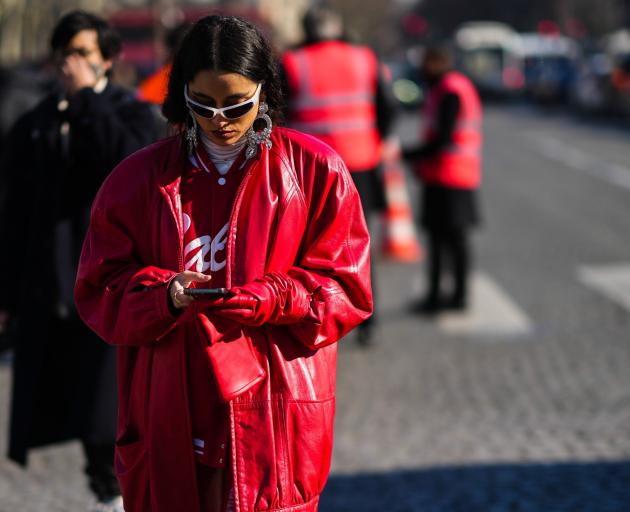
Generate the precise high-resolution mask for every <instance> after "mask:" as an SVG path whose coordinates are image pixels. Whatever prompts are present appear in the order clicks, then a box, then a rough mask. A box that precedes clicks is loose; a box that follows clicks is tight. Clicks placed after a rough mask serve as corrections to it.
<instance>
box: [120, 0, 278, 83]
mask: <svg viewBox="0 0 630 512" xmlns="http://www.w3.org/2000/svg"><path fill="white" fill-rule="evenodd" d="M213 13H214V14H216V13H221V14H229V15H235V16H240V17H242V18H245V19H247V20H249V21H251V22H253V23H255V24H256V25H257V26H258V27H261V28H262V30H263V32H266V33H268V32H269V26H268V23H266V22H265V21H264V20H262V19H261V17H260V15H259V14H258V10H257V9H256V8H255V7H251V6H250V7H248V6H229V7H225V6H221V7H220V8H217V7H216V6H212V5H206V6H200V5H197V6H182V7H173V8H170V9H165V10H162V11H159V12H158V11H156V10H155V9H153V8H151V7H128V8H122V9H118V10H115V11H113V12H112V13H110V15H109V17H108V21H109V22H110V24H111V25H112V26H113V27H114V28H116V30H117V31H118V32H119V33H120V35H121V37H122V40H123V50H122V55H121V58H120V59H119V62H118V63H117V69H116V70H115V75H121V76H122V77H123V78H122V80H119V81H122V82H125V83H126V85H135V84H136V83H137V82H139V81H140V80H142V79H144V78H146V77H147V76H148V75H150V74H151V73H153V72H154V71H156V70H157V68H158V67H159V66H160V65H161V64H162V63H163V62H164V59H165V57H166V53H167V49H166V48H165V47H164V42H163V40H164V37H163V35H164V33H165V32H166V31H168V30H170V29H172V28H174V27H176V26H177V25H180V24H182V23H191V24H192V23H194V22H195V21H197V20H198V19H200V18H202V17H204V16H208V15H209V14H213ZM131 81H133V82H134V83H130V82H131Z"/></svg>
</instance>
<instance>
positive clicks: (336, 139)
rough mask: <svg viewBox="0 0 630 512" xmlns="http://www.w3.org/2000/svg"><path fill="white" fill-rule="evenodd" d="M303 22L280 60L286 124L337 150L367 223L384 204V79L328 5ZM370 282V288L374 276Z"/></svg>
mask: <svg viewBox="0 0 630 512" xmlns="http://www.w3.org/2000/svg"><path fill="white" fill-rule="evenodd" d="M303 27H304V32H305V36H306V39H305V43H304V44H303V45H302V46H301V47H299V48H297V49H295V50H291V51H288V52H286V53H285V55H284V56H283V59H282V65H283V72H284V79H285V87H286V89H287V93H286V96H287V98H288V112H287V124H288V126H289V127H291V128H295V129H296V130H299V131H302V132H304V133H308V134H311V135H314V136H315V137H317V138H319V139H321V140H322V141H324V142H326V143H327V144H328V145H330V146H331V147H332V148H333V149H334V150H335V151H337V153H339V155H340V156H341V158H342V159H343V160H344V162H345V163H346V165H347V166H348V169H349V170H350V174H351V176H352V178H353V180H354V184H355V185H356V188H357V190H358V191H359V195H360V197H361V205H362V206H363V211H364V213H365V217H366V219H368V223H370V217H371V214H373V213H375V212H378V211H382V210H383V209H384V208H385V193H384V190H383V184H382V179H381V176H380V174H381V171H380V164H381V152H382V141H383V139H384V138H386V137H387V136H388V135H389V133H390V130H391V127H392V124H393V120H394V110H395V109H394V108H393V102H392V101H391V99H390V98H391V93H390V92H389V83H388V81H387V80H386V79H385V78H384V74H383V67H382V65H381V64H380V63H379V62H378V59H377V57H376V55H375V54H374V52H373V51H372V50H371V49H369V48H367V47H365V46H360V45H356V44H351V43H349V42H347V41H346V40H345V39H346V38H345V36H344V26H343V20H342V18H341V16H340V15H339V13H337V12H336V11H334V10H333V9H331V8H329V7H323V6H318V7H313V8H311V9H309V10H308V11H307V12H306V14H305V16H304V19H303ZM372 261H374V258H372ZM372 274H374V272H373V269H372ZM372 286H373V293H374V276H373V279H372ZM374 324H375V316H372V317H370V318H369V319H368V320H366V321H365V322H363V324H361V326H359V329H358V340H359V343H361V344H363V345H368V344H370V343H371V342H373V341H374V336H373V326H374Z"/></svg>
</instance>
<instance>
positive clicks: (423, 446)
mask: <svg viewBox="0 0 630 512" xmlns="http://www.w3.org/2000/svg"><path fill="white" fill-rule="evenodd" d="M486 114H487V115H486V123H485V135H486V147H485V182H484V187H483V193H482V200H483V214H484V226H483V228H482V229H481V230H480V231H479V232H478V233H477V234H476V235H475V237H474V246H475V254H476V256H475V264H476V271H475V276H474V281H473V282H474V286H473V303H472V308H471V311H470V312H468V313H467V314H464V315H442V316H441V317H438V318H434V319H426V318H421V317H417V316H411V315H409V314H407V313H406V312H405V307H406V305H407V303H408V302H409V301H410V300H411V299H412V298H413V297H415V296H417V295H418V294H419V293H420V291H421V289H422V273H423V268H422V266H421V265H420V264H417V265H414V264H411V265H410V264H400V263H392V262H385V261H379V266H378V285H379V292H380V303H379V305H378V307H379V312H380V320H381V321H380V326H379V331H378V343H377V344H376V345H375V346H374V347H372V348H371V349H369V350H365V349H362V348H360V347H359V346H357V344H356V343H355V340H354V339H353V337H352V336H350V337H349V338H348V339H346V340H343V342H342V345H341V347H340V356H339V367H338V406H337V424H336V438H335V443H336V444H335V452H334V461H333V468H332V474H331V478H330V481H329V484H328V486H327V489H326V491H325V493H324V497H323V501H322V504H321V507H320V510H322V511H323V512H359V511H361V512H366V511H368V512H369V511H375V512H376V511H400V512H403V511H405V512H407V511H408V512H429V511H430V512H459V511H461V512H508V511H509V512H520V511H523V512H525V511H527V512H530V511H531V512H627V511H630V149H629V147H628V140H629V139H630V131H628V130H624V129H620V128H615V127H612V126H608V125H606V124H603V123H599V124H594V123H590V122H585V121H580V120H576V119H575V118H573V117H570V116H568V115H566V114H563V113H558V112H556V113H542V112H540V111H537V110H533V109H530V108H526V107H506V106H489V107H488V108H487V109H486ZM416 130H417V129H416V127H415V123H414V121H413V119H411V118H405V119H403V120H402V121H401V123H400V130H399V131H400V135H401V137H402V138H403V139H404V140H412V139H413V137H414V136H415V133H416ZM410 188H411V194H412V196H413V197H415V187H414V186H413V185H412V184H411V183H410ZM9 373H10V366H9V364H8V363H5V364H4V365H1V366H0V449H2V450H3V451H4V448H5V437H6V436H5V433H6V418H7V408H8V388H9V384H10V379H9ZM81 466H82V461H81V458H80V450H79V447H78V445H77V444H76V443H70V444H67V445H62V446H57V447H53V448H48V449H45V450H40V451H38V452H36V453H34V454H33V456H32V457H31V466H30V469H29V470H28V471H27V472H23V471H21V470H19V469H18V468H16V467H15V466H13V465H12V464H11V463H9V462H7V461H6V460H0V512H12V511H14V510H20V511H23V512H36V511H37V512H39V511H46V512H62V511H63V512H83V511H85V510H86V508H87V505H88V502H89V496H88V494H87V492H86V490H85V482H84V478H83V476H82V475H81Z"/></svg>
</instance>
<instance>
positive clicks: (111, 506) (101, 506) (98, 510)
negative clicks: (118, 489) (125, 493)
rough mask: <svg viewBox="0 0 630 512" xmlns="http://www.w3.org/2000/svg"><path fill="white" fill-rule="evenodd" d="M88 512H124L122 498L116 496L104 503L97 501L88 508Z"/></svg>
mask: <svg viewBox="0 0 630 512" xmlns="http://www.w3.org/2000/svg"><path fill="white" fill-rule="evenodd" d="M90 512H125V509H124V507H123V499H122V496H116V497H115V498H112V499H109V500H106V501H97V502H96V503H95V504H94V505H93V506H92V507H91V508H90Z"/></svg>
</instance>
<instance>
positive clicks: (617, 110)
mask: <svg viewBox="0 0 630 512" xmlns="http://www.w3.org/2000/svg"><path fill="white" fill-rule="evenodd" d="M602 48H603V51H604V53H605V54H606V56H607V57H608V59H609V62H610V67H611V70H610V86H609V88H610V100H609V111H610V113H612V114H616V115H622V116H628V115H630V30H628V29H622V30H617V31H615V32H612V33H611V34H608V35H607V36H605V37H604V38H603V39H602Z"/></svg>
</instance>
